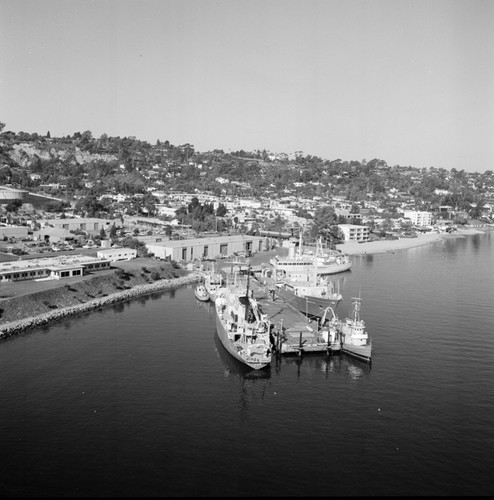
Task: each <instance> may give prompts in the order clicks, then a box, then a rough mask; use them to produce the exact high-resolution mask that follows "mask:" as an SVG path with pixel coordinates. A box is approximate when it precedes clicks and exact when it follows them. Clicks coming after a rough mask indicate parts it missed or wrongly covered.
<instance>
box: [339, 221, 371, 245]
mask: <svg viewBox="0 0 494 500" xmlns="http://www.w3.org/2000/svg"><path fill="white" fill-rule="evenodd" d="M338 227H339V228H340V229H341V232H342V233H343V239H344V240H345V241H358V242H364V241H369V226H359V225H357V224H338Z"/></svg>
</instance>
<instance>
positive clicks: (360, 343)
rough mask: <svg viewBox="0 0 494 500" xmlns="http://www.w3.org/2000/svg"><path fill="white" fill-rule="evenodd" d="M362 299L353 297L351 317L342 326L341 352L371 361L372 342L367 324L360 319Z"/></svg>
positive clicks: (342, 322)
mask: <svg viewBox="0 0 494 500" xmlns="http://www.w3.org/2000/svg"><path fill="white" fill-rule="evenodd" d="M360 302H361V299H360V297H353V298H352V303H353V310H352V313H351V317H348V318H345V320H344V321H341V324H340V334H341V350H342V352H345V353H347V354H349V355H350V356H353V357H355V358H358V359H361V360H363V361H367V362H370V361H371V351H372V341H371V339H370V338H369V335H368V334H367V330H366V328H365V323H364V321H363V320H361V319H360Z"/></svg>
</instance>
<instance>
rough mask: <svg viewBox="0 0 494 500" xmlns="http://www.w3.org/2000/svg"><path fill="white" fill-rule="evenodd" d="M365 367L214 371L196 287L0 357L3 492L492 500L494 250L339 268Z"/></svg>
mask: <svg viewBox="0 0 494 500" xmlns="http://www.w3.org/2000/svg"><path fill="white" fill-rule="evenodd" d="M353 261H354V265H353V267H352V269H351V271H349V272H346V273H344V274H341V275H338V276H337V277H335V278H337V279H338V280H339V281H340V288H341V291H342V293H343V296H344V301H343V303H342V304H340V305H339V306H338V309H337V313H338V314H339V315H341V316H344V315H346V314H347V313H348V312H349V310H350V307H351V297H353V296H358V295H360V296H361V297H362V308H361V316H362V319H364V320H365V321H366V323H367V326H368V330H369V332H370V334H371V336H372V338H373V345H374V350H373V362H372V365H370V366H369V365H368V364H365V363H362V362H360V361H356V360H352V359H351V358H348V357H346V356H345V355H341V356H339V355H338V356H332V357H327V356H325V355H312V356H304V357H303V358H302V359H301V360H299V359H297V358H282V359H281V361H280V362H279V363H276V362H273V363H272V365H271V367H270V368H269V369H268V370H267V371H265V372H255V371H251V370H249V369H247V368H244V367H243V366H241V365H239V364H238V363H237V362H236V361H235V360H233V359H232V358H230V357H229V355H228V354H227V353H226V352H225V351H224V349H223V347H222V346H221V344H220V343H219V342H218V340H217V337H216V333H215V321H214V319H215V318H214V310H213V308H212V304H203V303H200V302H198V301H197V300H196V299H195V297H194V294H193V287H192V286H188V287H184V288H180V289H177V290H174V291H169V292H166V293H162V294H157V295H153V296H149V297H144V298H140V299H136V300H134V301H132V302H129V303H126V304H120V305H118V306H115V307H111V308H107V309H104V310H102V311H99V312H94V313H91V314H88V315H84V316H80V317H77V318H71V319H68V320H66V321H64V322H60V323H57V324H53V325H51V326H49V327H45V328H40V329H37V330H34V331H30V332H27V333H25V334H22V335H18V336H16V337H12V338H9V339H6V340H4V341H2V342H0V366H1V369H2V371H1V373H2V376H1V378H0V397H1V404H0V450H1V452H0V453H1V455H2V461H1V467H0V495H1V496H3V497H21V496H28V497H48V496H51V497H64V496H72V497H78V496H80V497H82V496H99V497H111V496H127V497H131V496H261V495H262V496H360V495H365V496H368V495H369V496H370V495H435V496H437V495H492V494H494V486H493V483H492V480H491V475H492V471H494V426H493V425H492V419H493V416H494V385H493V383H492V381H493V380H494V362H493V361H494V328H493V327H494V308H493V303H494V266H493V261H494V236H493V234H492V233H487V234H485V235H484V234H482V235H473V236H467V237H462V238H455V239H448V240H444V241H441V242H438V243H434V244H432V245H427V246H422V247H417V248H413V249H410V250H403V251H399V252H395V253H386V254H376V255H365V256H360V257H353Z"/></svg>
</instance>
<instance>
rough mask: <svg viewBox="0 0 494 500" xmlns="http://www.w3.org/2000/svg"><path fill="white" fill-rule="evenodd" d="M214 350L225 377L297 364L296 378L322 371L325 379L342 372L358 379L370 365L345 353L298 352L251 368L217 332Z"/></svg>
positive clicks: (261, 376)
mask: <svg viewBox="0 0 494 500" xmlns="http://www.w3.org/2000/svg"><path fill="white" fill-rule="evenodd" d="M214 345H215V350H216V352H217V353H218V357H219V359H220V361H221V364H222V365H223V369H224V376H225V378H230V377H236V378H238V379H239V380H242V381H246V380H251V381H252V380H269V379H270V378H271V375H272V371H273V370H274V371H275V372H276V374H277V375H280V374H281V373H282V372H283V370H284V369H287V370H290V371H291V369H292V368H293V366H296V367H297V378H300V377H304V376H313V375H314V374H316V373H322V374H323V375H324V376H325V378H326V379H328V378H329V377H330V376H341V375H344V376H345V377H347V378H348V379H350V380H360V379H363V378H365V377H368V376H369V375H370V372H371V369H372V365H371V364H370V363H365V362H363V361H359V360H358V359H355V358H351V357H349V356H347V355H345V354H332V355H326V354H306V355H304V356H302V357H299V356H277V357H275V358H273V361H272V363H271V365H270V366H268V367H266V368H264V369H262V370H253V369H252V368H249V367H248V366H247V365H244V364H243V363H240V362H239V361H238V360H236V359H235V358H234V357H232V356H231V354H230V353H229V352H228V351H227V350H226V349H225V348H224V347H223V344H222V343H221V341H220V340H219V338H218V336H217V335H215V336H214Z"/></svg>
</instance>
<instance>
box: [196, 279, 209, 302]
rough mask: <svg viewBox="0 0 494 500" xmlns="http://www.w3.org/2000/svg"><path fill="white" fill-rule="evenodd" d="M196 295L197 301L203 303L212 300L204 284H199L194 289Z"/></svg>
mask: <svg viewBox="0 0 494 500" xmlns="http://www.w3.org/2000/svg"><path fill="white" fill-rule="evenodd" d="M194 295H195V296H196V299H198V300H201V301H202V302H207V301H208V300H211V296H210V295H209V293H208V291H207V289H206V286H205V285H204V283H199V284H198V285H197V286H196V287H195V288H194Z"/></svg>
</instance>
